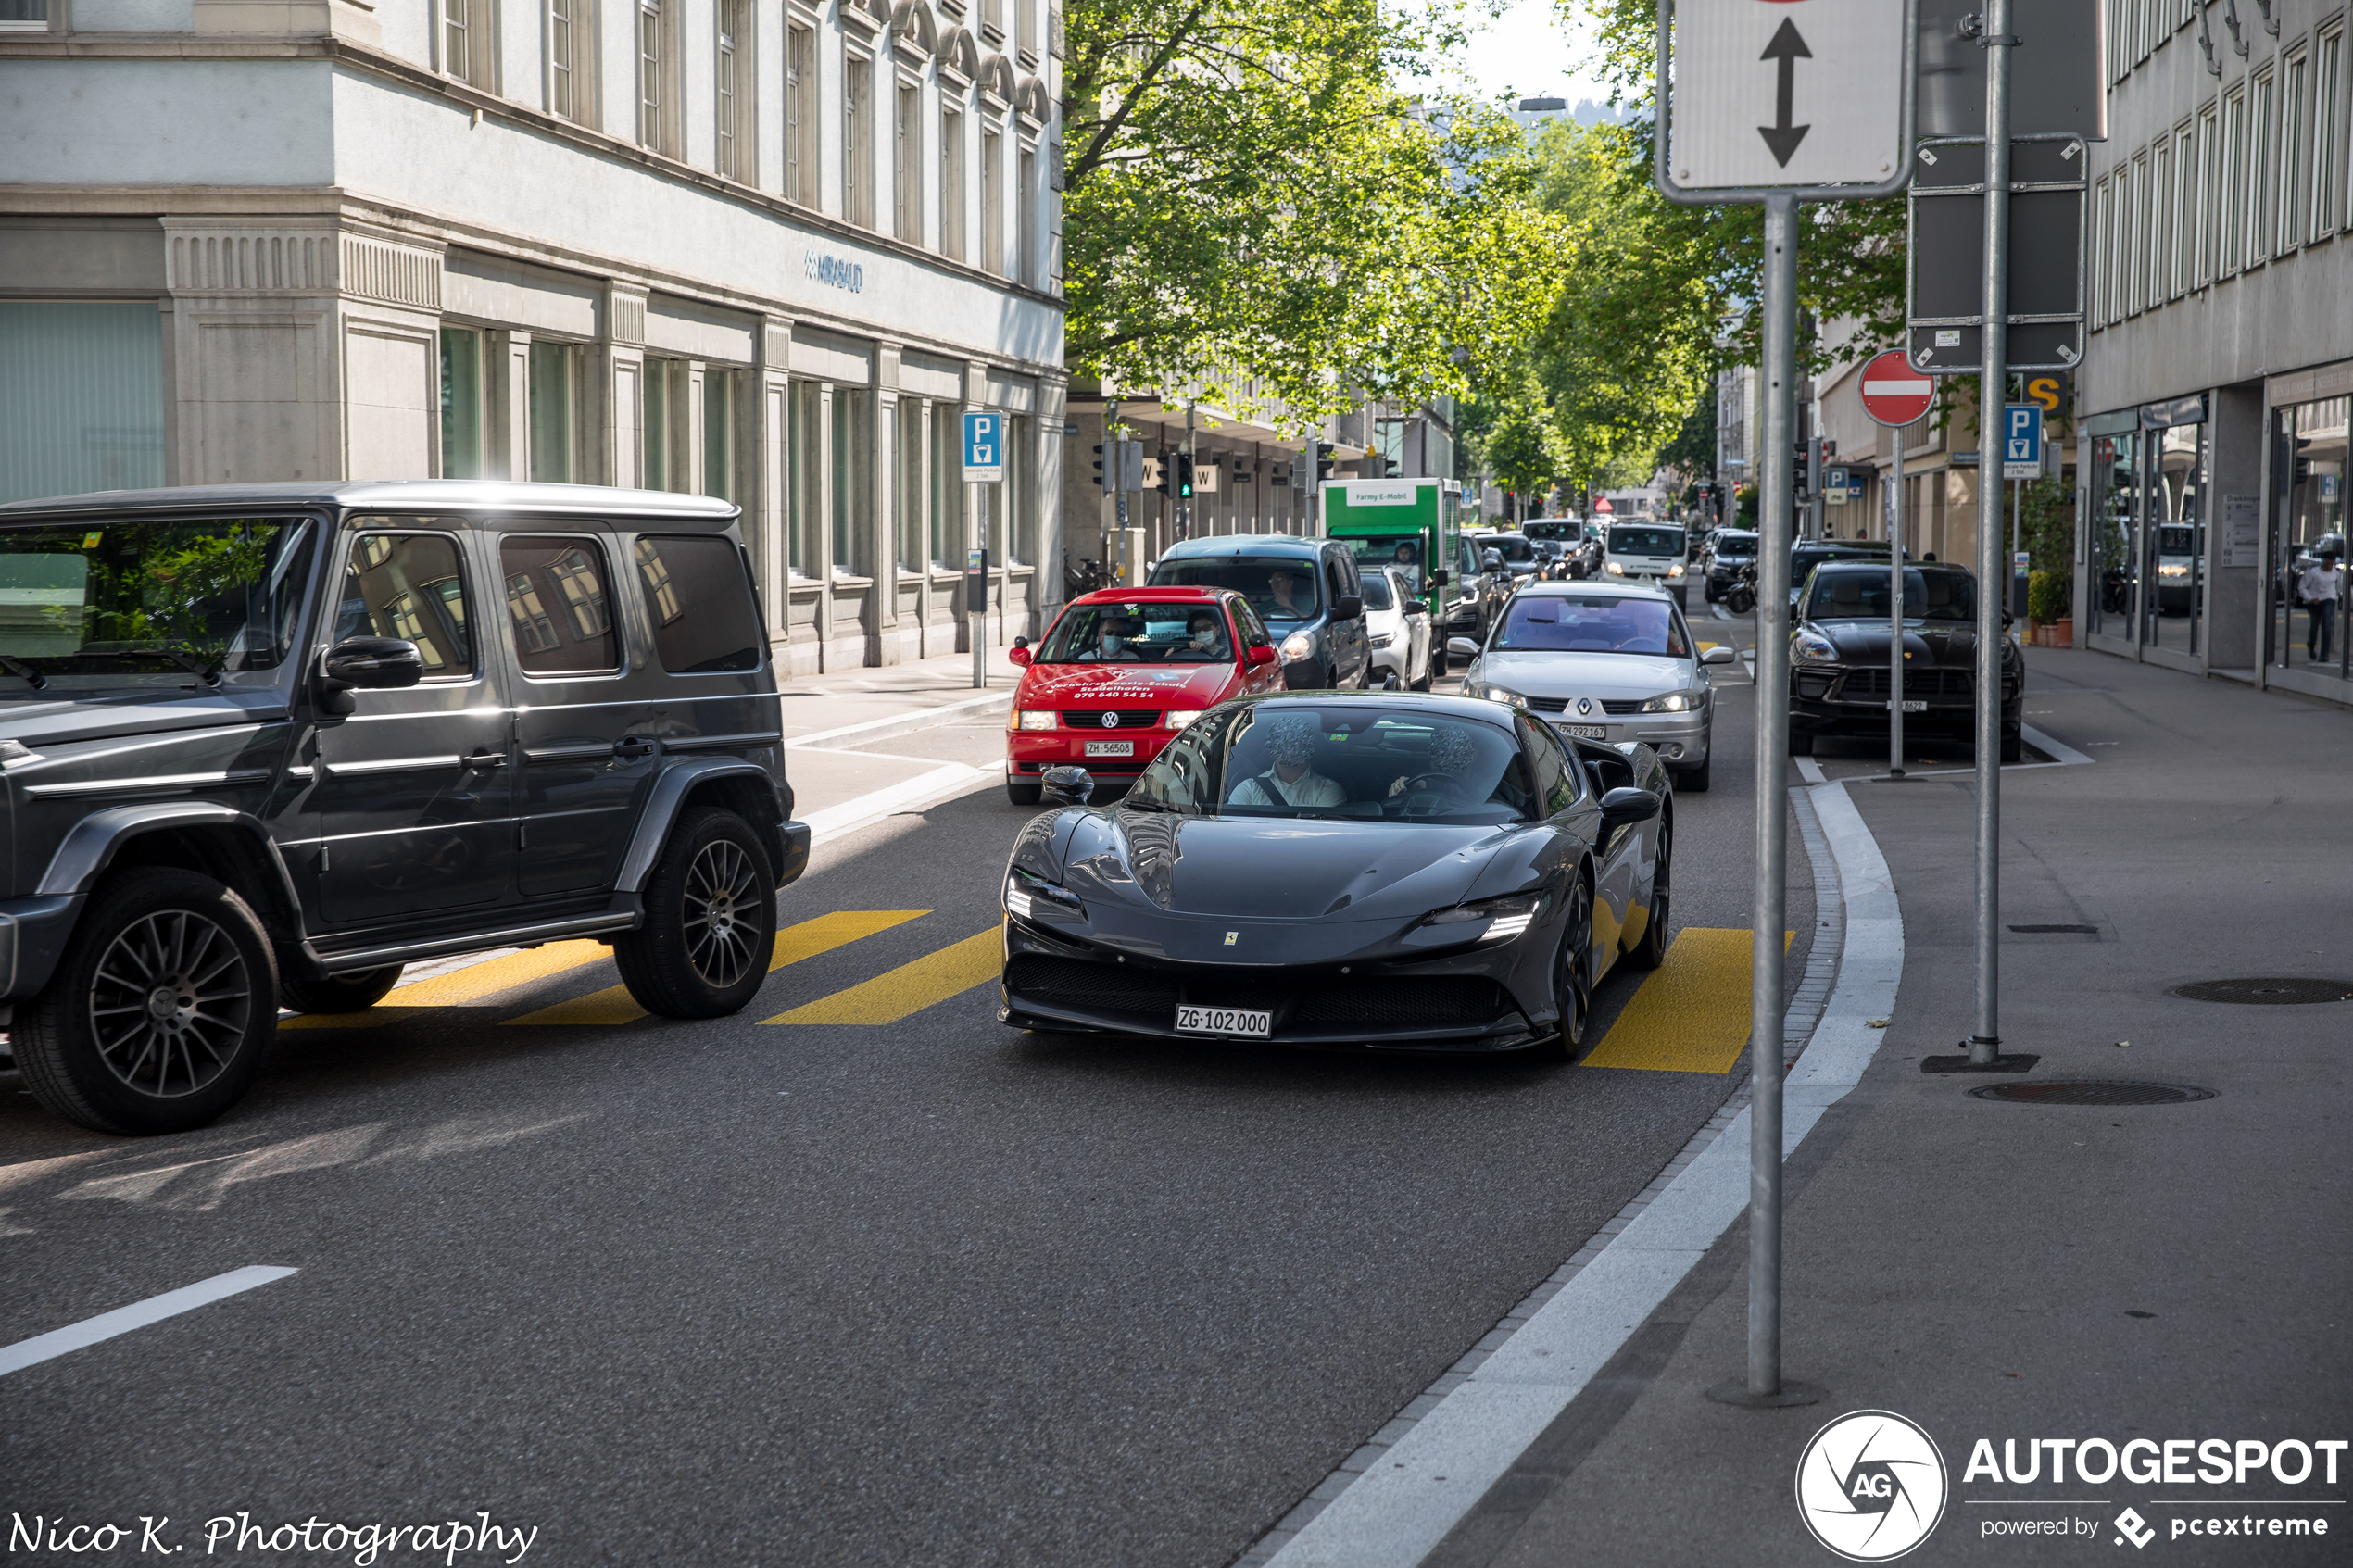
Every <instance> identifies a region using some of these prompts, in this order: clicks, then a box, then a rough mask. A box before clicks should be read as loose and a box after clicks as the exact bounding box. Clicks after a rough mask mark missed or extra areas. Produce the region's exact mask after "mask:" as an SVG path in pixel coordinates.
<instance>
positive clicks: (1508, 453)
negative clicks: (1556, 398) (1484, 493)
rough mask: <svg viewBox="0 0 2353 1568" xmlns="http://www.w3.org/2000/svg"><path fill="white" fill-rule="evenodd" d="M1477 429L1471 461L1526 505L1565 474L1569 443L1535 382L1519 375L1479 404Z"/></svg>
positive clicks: (1568, 461)
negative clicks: (1476, 449)
mask: <svg viewBox="0 0 2353 1568" xmlns="http://www.w3.org/2000/svg"><path fill="white" fill-rule="evenodd" d="M1478 404H1479V411H1480V415H1481V420H1480V423H1481V426H1482V429H1481V432H1480V434H1479V436H1478V443H1477V445H1478V451H1477V453H1476V456H1477V458H1478V463H1479V466H1480V467H1481V468H1483V469H1485V470H1487V471H1488V472H1489V473H1491V474H1493V475H1494V476H1495V480H1496V483H1499V484H1501V485H1502V486H1503V487H1504V489H1506V490H1509V491H1510V492H1512V493H1513V494H1514V495H1516V496H1518V497H1519V498H1520V501H1521V503H1522V507H1523V511H1524V509H1525V506H1526V503H1527V502H1529V500H1531V499H1536V498H1539V497H1541V496H1542V495H1546V494H1548V493H1549V492H1550V491H1551V490H1552V488H1553V485H1554V483H1556V482H1557V481H1558V480H1559V479H1560V478H1561V476H1562V475H1564V474H1566V473H1567V472H1568V471H1569V465H1570V452H1569V445H1568V440H1567V437H1566V436H1564V435H1563V434H1562V433H1561V429H1560V421H1559V419H1558V417H1557V415H1556V414H1555V412H1554V409H1553V407H1552V403H1551V400H1550V399H1548V398H1547V397H1546V396H1545V395H1544V389H1543V387H1542V386H1541V385H1540V384H1538V383H1537V381H1536V378H1535V377H1534V376H1533V375H1531V374H1528V373H1525V372H1523V373H1522V374H1521V375H1520V376H1519V377H1517V378H1516V380H1514V381H1512V382H1509V383H1505V384H1504V386H1503V388H1502V389H1501V390H1500V391H1499V392H1496V393H1492V394H1490V395H1487V396H1485V397H1482V398H1480V399H1479V400H1478Z"/></svg>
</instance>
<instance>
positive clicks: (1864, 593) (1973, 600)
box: [1806, 566, 1977, 623]
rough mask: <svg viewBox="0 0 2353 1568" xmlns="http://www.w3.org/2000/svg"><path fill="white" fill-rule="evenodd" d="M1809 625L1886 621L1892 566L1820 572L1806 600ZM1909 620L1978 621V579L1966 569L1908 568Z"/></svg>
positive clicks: (1906, 613)
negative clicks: (1828, 622) (1819, 622)
mask: <svg viewBox="0 0 2353 1568" xmlns="http://www.w3.org/2000/svg"><path fill="white" fill-rule="evenodd" d="M1886 619H1887V568H1885V567H1883V566H1882V567H1881V568H1880V569H1879V570H1877V571H1871V570H1869V569H1868V568H1867V569H1864V570H1861V571H1857V570H1856V569H1855V568H1853V567H1842V568H1840V569H1839V570H1838V571H1831V570H1830V569H1829V568H1827V567H1826V568H1824V569H1823V570H1821V571H1817V572H1816V573H1814V591H1813V592H1812V593H1811V594H1809V595H1807V596H1806V620H1808V621H1885V620H1886ZM1904 619H1905V620H1906V621H1960V622H1964V623H1967V622H1970V621H1975V620H1976V619H1977V580H1976V579H1975V578H1972V577H1971V576H1969V573H1968V572H1966V571H1937V570H1936V569H1935V568H1933V567H1930V568H1926V569H1922V568H1920V567H1917V566H1907V567H1906V568H1905V569H1904Z"/></svg>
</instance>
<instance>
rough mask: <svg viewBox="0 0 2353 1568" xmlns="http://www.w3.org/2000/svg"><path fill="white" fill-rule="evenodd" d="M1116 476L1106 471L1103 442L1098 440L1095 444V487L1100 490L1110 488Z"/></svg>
mask: <svg viewBox="0 0 2353 1568" xmlns="http://www.w3.org/2000/svg"><path fill="white" fill-rule="evenodd" d="M1114 477H1116V476H1115V475H1114V474H1111V473H1107V472H1105V471H1104V470H1103V447H1102V443H1101V442H1097V443H1096V444H1095V488H1096V489H1098V490H1108V489H1110V488H1111V482H1112V480H1113V479H1114Z"/></svg>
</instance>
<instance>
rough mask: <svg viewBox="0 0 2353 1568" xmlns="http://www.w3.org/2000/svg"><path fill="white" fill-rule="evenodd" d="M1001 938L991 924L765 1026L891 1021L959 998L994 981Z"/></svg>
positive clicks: (1000, 955)
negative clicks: (981, 930)
mask: <svg viewBox="0 0 2353 1568" xmlns="http://www.w3.org/2000/svg"><path fill="white" fill-rule="evenodd" d="M1003 942H1004V938H1003V935H1002V933H1001V932H1000V929H999V928H998V927H996V926H993V925H992V926H990V927H989V928H988V930H986V931H983V932H978V933H975V935H971V936H967V937H965V938H964V939H963V941H962V942H959V943H956V944H955V945H954V946H953V947H942V948H940V949H939V951H937V952H936V953H927V954H925V956H924V957H922V958H920V959H917V960H915V961H914V962H912V963H903V964H900V966H899V967H898V968H897V969H894V970H892V971H891V972H889V973H887V974H878V975H876V976H875V978H873V979H872V980H869V981H867V982H866V983H865V984H864V985H852V986H851V987H849V989H848V990H847V991H837V992H835V993H834V994H833V995H832V996H830V997H818V998H817V999H816V1000H815V1001H813V1002H809V1003H805V1004H803V1005H802V1006H800V1007H797V1008H795V1009H793V1010H791V1011H790V1012H780V1013H778V1014H777V1015H776V1016H775V1017H774V1018H771V1019H766V1020H764V1021H763V1022H769V1023H896V1022H899V1021H900V1019H902V1018H905V1017H906V1016H907V1015H908V1014H909V1013H914V1012H921V1011H923V1010H924V1009H925V1008H927V1007H931V1006H933V1005H934V1004H936V1003H939V1002H944V1001H946V1000H947V999H948V998H949V997H953V996H959V995H961V994H962V993H963V992H966V991H969V990H971V989H972V988H973V987H974V986H975V985H981V984H983V983H985V982H988V981H990V980H994V979H996V978H997V976H998V974H999V972H1000V969H1001V967H1002V965H1003V962H1004V946H1003Z"/></svg>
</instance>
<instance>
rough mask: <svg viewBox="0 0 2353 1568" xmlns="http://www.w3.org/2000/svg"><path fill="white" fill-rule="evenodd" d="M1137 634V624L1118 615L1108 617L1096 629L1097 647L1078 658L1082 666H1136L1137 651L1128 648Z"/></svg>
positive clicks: (1089, 649)
mask: <svg viewBox="0 0 2353 1568" xmlns="http://www.w3.org/2000/svg"><path fill="white" fill-rule="evenodd" d="M1135 634H1136V623H1135V622H1134V621H1128V620H1126V619H1125V618H1123V617H1120V616H1116V615H1106V616H1104V617H1103V619H1102V621H1101V623H1100V624H1099V625H1097V626H1096V628H1095V637H1096V643H1095V646H1093V647H1091V648H1088V650H1087V651H1086V652H1085V653H1082V654H1080V655H1079V656H1078V660H1077V661H1078V662H1079V663H1081V664H1108V663H1123V664H1134V663H1136V662H1138V659H1137V656H1136V650H1135V649H1134V648H1132V647H1129V646H1127V644H1128V639H1129V638H1131V637H1133V636H1135Z"/></svg>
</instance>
